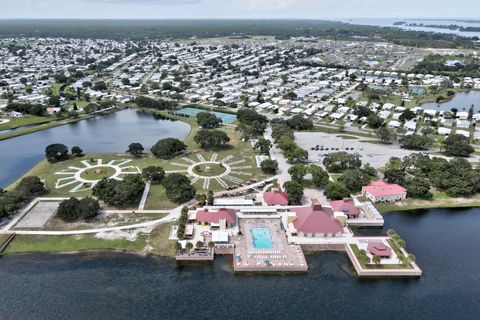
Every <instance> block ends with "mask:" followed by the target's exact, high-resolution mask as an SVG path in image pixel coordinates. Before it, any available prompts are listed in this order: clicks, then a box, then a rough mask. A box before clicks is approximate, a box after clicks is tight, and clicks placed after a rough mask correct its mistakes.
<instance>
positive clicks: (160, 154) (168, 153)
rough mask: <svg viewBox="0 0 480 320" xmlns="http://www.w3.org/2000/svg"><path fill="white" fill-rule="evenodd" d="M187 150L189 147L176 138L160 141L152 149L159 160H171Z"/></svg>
mask: <svg viewBox="0 0 480 320" xmlns="http://www.w3.org/2000/svg"><path fill="white" fill-rule="evenodd" d="M186 149H187V146H186V145H185V144H184V143H183V142H182V141H180V140H178V139H175V138H166V139H161V140H159V141H158V142H157V143H156V144H155V145H154V146H153V147H152V149H151V151H152V153H153V155H154V156H156V157H157V158H171V157H173V156H175V155H177V154H179V153H180V152H183V151H185V150H186Z"/></svg>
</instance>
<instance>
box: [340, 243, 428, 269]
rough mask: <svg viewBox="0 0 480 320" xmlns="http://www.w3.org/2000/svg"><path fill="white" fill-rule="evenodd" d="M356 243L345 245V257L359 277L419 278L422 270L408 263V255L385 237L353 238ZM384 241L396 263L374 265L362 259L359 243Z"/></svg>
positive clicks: (410, 262) (414, 264) (413, 263)
mask: <svg viewBox="0 0 480 320" xmlns="http://www.w3.org/2000/svg"><path fill="white" fill-rule="evenodd" d="M355 240H356V243H350V244H346V245H345V249H346V251H347V255H348V257H349V258H350V261H351V262H352V264H353V267H354V268H355V271H356V272H357V274H358V276H360V277H392V276H393V277H419V276H421V275H422V270H421V269H420V268H419V267H418V265H417V264H416V263H415V262H413V261H409V259H408V253H407V252H406V251H405V250H404V249H403V248H400V247H398V246H397V245H396V244H395V243H394V242H393V241H392V240H391V239H388V238H386V237H370V238H367V237H365V238H363V237H362V238H355ZM378 241H382V242H384V241H386V242H387V243H388V246H389V247H390V248H391V249H392V251H393V252H394V254H395V256H396V257H397V263H382V262H380V263H374V262H367V261H365V259H362V254H361V251H362V250H361V249H360V247H359V246H360V243H364V244H365V243H368V242H378Z"/></svg>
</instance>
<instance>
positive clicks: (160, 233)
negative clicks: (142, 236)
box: [148, 223, 176, 257]
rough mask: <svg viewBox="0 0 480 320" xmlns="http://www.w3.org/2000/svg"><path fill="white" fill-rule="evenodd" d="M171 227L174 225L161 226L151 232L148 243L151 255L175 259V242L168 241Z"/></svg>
mask: <svg viewBox="0 0 480 320" xmlns="http://www.w3.org/2000/svg"><path fill="white" fill-rule="evenodd" d="M173 225H174V223H166V224H161V225H159V226H158V227H156V228H155V229H153V230H152V232H151V233H150V238H149V240H148V243H149V244H150V245H151V246H152V248H153V249H152V251H153V253H155V254H158V255H161V256H168V257H175V254H176V252H175V247H174V246H175V242H174V241H170V240H168V235H169V234H170V229H171V228H172V226H173Z"/></svg>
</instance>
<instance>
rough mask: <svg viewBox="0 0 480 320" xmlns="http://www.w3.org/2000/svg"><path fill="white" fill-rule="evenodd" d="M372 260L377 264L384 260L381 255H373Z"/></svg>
mask: <svg viewBox="0 0 480 320" xmlns="http://www.w3.org/2000/svg"><path fill="white" fill-rule="evenodd" d="M372 262H373V263H375V264H380V262H382V258H380V257H379V256H373V257H372Z"/></svg>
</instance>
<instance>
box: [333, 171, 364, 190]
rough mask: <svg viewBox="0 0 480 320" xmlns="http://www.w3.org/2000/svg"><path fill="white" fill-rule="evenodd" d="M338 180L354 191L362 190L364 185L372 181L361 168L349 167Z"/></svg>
mask: <svg viewBox="0 0 480 320" xmlns="http://www.w3.org/2000/svg"><path fill="white" fill-rule="evenodd" d="M338 181H339V182H341V183H343V185H344V186H345V187H346V188H347V189H348V190H349V191H350V192H352V193H357V192H360V191H361V190H362V187H363V186H365V185H367V184H368V183H369V182H370V177H369V176H368V175H367V174H366V173H365V172H364V171H363V170H360V169H348V170H345V171H344V173H343V174H342V175H341V176H340V177H339V178H338Z"/></svg>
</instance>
